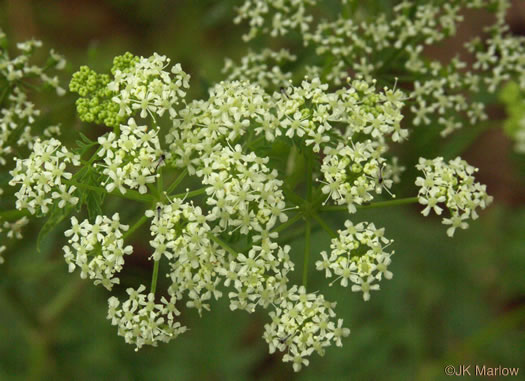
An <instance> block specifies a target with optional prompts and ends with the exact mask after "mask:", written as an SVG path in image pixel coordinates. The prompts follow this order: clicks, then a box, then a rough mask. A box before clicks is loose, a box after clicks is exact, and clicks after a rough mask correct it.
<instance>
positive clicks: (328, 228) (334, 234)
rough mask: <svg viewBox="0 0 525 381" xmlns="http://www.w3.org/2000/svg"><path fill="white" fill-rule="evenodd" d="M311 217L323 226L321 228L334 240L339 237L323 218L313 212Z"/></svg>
mask: <svg viewBox="0 0 525 381" xmlns="http://www.w3.org/2000/svg"><path fill="white" fill-rule="evenodd" d="M311 216H312V217H313V218H314V220H316V221H317V222H318V223H319V225H321V227H322V228H323V229H324V230H325V231H326V232H327V233H328V234H329V235H330V236H331V237H332V238H335V237H337V233H336V232H335V231H334V230H333V229H332V228H331V227H330V226H328V224H327V223H326V222H325V220H323V219H322V218H321V217H319V215H318V214H317V213H315V212H313V211H312V212H311Z"/></svg>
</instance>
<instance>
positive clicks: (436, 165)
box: [416, 157, 492, 237]
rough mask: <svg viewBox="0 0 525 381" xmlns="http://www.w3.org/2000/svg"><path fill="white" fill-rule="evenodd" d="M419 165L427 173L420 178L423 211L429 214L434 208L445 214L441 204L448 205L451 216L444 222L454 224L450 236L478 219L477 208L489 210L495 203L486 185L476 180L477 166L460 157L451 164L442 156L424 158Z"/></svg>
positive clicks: (448, 233) (417, 180) (449, 231)
mask: <svg viewBox="0 0 525 381" xmlns="http://www.w3.org/2000/svg"><path fill="white" fill-rule="evenodd" d="M416 168H417V169H419V170H420V171H422V172H423V174H424V177H418V178H417V179H416V185H417V186H418V187H419V192H418V200H419V203H420V204H422V205H424V206H425V208H424V209H423V210H422V212H421V213H422V214H423V215H424V216H428V214H429V213H430V211H431V210H434V213H436V214H437V215H441V213H442V211H443V208H442V207H441V206H439V204H442V205H445V206H446V207H447V209H448V211H449V212H450V214H451V217H450V218H447V217H443V219H442V222H443V224H445V225H451V227H450V228H448V229H447V235H448V236H449V237H452V236H453V235H454V232H455V230H456V229H457V228H461V229H466V228H467V227H468V223H467V222H466V221H465V220H467V219H476V218H477V217H478V213H477V209H478V208H480V209H485V208H486V207H487V206H488V205H489V204H490V203H491V202H492V196H489V195H488V194H487V191H486V187H485V185H481V184H480V183H477V182H475V179H474V176H473V174H474V173H475V172H477V169H476V168H474V167H472V166H471V165H469V164H468V163H467V162H466V161H464V160H462V159H461V158H460V157H457V158H456V159H454V160H451V161H449V162H448V163H447V162H445V161H444V160H443V158H442V157H437V158H435V159H433V160H429V159H424V158H420V159H419V163H418V164H417V165H416Z"/></svg>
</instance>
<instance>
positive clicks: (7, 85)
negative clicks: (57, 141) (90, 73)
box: [0, 29, 65, 194]
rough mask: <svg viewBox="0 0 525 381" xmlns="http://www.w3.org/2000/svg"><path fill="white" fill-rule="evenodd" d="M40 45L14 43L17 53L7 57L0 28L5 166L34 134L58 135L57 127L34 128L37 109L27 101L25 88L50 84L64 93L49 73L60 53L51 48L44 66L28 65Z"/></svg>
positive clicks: (0, 161)
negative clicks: (38, 129)
mask: <svg viewBox="0 0 525 381" xmlns="http://www.w3.org/2000/svg"><path fill="white" fill-rule="evenodd" d="M41 46H42V42H41V41H38V40H29V41H26V42H21V43H18V44H16V48H17V49H18V51H19V53H20V54H19V55H17V56H16V57H10V55H9V52H8V50H7V39H6V35H5V34H4V32H3V31H2V30H1V29H0V83H1V84H2V89H1V91H0V107H1V109H0V166H5V165H7V163H8V159H10V155H12V154H13V153H14V152H15V151H19V150H20V148H27V149H32V148H33V144H34V143H35V141H36V139H37V135H39V134H43V135H44V136H46V137H51V136H53V135H58V132H59V131H57V127H48V128H46V129H44V130H43V131H37V130H36V129H37V127H36V126H35V121H36V120H37V119H38V117H39V116H40V110H39V109H37V108H36V107H35V104H34V103H33V102H31V101H30V98H29V95H28V91H27V89H28V88H29V87H37V88H43V87H51V88H53V89H55V90H56V92H57V94H58V95H64V93H65V91H64V89H63V88H62V87H60V84H59V81H58V77H56V76H51V73H50V71H51V70H62V69H63V68H64V66H65V60H64V58H63V57H62V56H60V55H59V54H57V53H56V52H55V51H53V50H51V51H50V53H49V58H48V60H47V63H46V65H45V66H43V67H41V66H38V65H34V64H32V58H33V55H34V54H35V51H37V50H38V48H40V47H41ZM1 193H2V189H1V188H0V194H1Z"/></svg>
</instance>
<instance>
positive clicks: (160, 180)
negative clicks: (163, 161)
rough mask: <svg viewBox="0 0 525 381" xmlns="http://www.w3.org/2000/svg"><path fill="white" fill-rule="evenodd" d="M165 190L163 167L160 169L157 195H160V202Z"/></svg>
mask: <svg viewBox="0 0 525 381" xmlns="http://www.w3.org/2000/svg"><path fill="white" fill-rule="evenodd" d="M163 188H164V182H163V179H162V167H159V177H158V180H157V193H158V195H159V200H160V199H161V197H162V189H163Z"/></svg>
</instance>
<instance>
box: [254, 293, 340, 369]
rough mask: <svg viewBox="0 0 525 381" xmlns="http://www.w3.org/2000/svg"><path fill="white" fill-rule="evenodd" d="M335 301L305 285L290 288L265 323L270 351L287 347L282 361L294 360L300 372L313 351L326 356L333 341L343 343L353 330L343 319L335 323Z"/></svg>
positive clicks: (266, 338)
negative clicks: (267, 322) (308, 291)
mask: <svg viewBox="0 0 525 381" xmlns="http://www.w3.org/2000/svg"><path fill="white" fill-rule="evenodd" d="M335 304H336V303H331V302H328V301H327V300H325V298H324V297H323V295H321V294H315V293H307V292H306V290H305V288H304V287H300V288H299V289H298V288H297V287H293V288H291V289H290V290H288V295H287V297H286V298H283V300H282V301H281V303H279V304H278V305H277V306H276V308H275V311H273V312H270V318H271V319H272V321H271V323H269V324H266V325H265V327H264V335H263V337H264V339H265V340H266V342H267V343H268V345H269V346H270V353H274V352H275V351H276V350H279V351H281V352H284V351H286V353H285V355H284V356H283V361H284V362H292V364H293V369H294V370H295V371H296V372H298V371H299V370H301V368H302V367H303V366H308V364H309V360H308V357H309V356H310V355H311V354H312V353H314V352H316V353H317V354H319V355H320V356H323V355H324V352H325V347H327V346H329V345H331V344H332V343H335V344H336V345H337V346H341V345H342V342H341V339H342V338H344V337H346V336H348V335H349V334H350V330H349V329H348V328H344V327H343V326H342V324H343V320H342V319H339V320H338V321H337V324H336V323H335V321H334V319H335V312H334V310H333V309H334V308H335Z"/></svg>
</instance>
